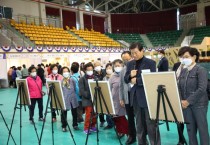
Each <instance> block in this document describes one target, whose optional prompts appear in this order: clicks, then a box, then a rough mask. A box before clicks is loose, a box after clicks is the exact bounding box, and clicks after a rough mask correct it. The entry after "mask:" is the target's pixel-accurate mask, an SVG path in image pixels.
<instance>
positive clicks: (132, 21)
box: [111, 10, 177, 34]
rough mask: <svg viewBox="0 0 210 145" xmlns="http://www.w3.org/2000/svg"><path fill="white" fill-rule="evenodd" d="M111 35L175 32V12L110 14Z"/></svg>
mask: <svg viewBox="0 0 210 145" xmlns="http://www.w3.org/2000/svg"><path fill="white" fill-rule="evenodd" d="M111 22H112V32H113V33H141V34H144V33H149V32H158V31H168V30H176V28H177V22H176V10H170V11H162V12H153V13H142V14H112V15H111Z"/></svg>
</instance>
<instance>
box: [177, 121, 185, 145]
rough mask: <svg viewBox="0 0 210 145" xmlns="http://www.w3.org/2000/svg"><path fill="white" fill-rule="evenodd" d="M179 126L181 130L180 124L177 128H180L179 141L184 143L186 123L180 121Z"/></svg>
mask: <svg viewBox="0 0 210 145" xmlns="http://www.w3.org/2000/svg"><path fill="white" fill-rule="evenodd" d="M179 126H180V131H181V132H179V128H178V125H177V130H178V134H179V142H181V143H184V140H183V138H182V135H183V132H184V124H181V123H180V124H179ZM183 136H184V135H183Z"/></svg>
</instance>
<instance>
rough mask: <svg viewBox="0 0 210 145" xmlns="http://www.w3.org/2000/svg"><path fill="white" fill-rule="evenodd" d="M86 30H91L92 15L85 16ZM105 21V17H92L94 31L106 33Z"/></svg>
mask: <svg viewBox="0 0 210 145" xmlns="http://www.w3.org/2000/svg"><path fill="white" fill-rule="evenodd" d="M83 18H84V28H87V29H88V30H91V28H92V26H91V15H87V14H84V15H83ZM104 21H105V18H103V17H97V16H92V22H93V30H95V31H98V32H101V33H104Z"/></svg>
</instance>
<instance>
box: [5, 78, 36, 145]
mask: <svg viewBox="0 0 210 145" xmlns="http://www.w3.org/2000/svg"><path fill="white" fill-rule="evenodd" d="M25 81H26V80H25ZM17 84H18V94H17V98H16V102H15V107H14V112H13V116H12V123H11V126H10V129H9V136H8V139H7V145H8V144H9V140H10V136H11V131H12V127H13V123H14V118H15V113H16V109H20V145H22V106H24V110H25V111H26V105H27V106H28V107H29V105H30V103H29V102H28V101H27V99H26V97H27V96H26V92H25V88H24V83H23V82H19V83H17ZM18 98H20V104H19V105H20V107H17V106H18ZM33 125H34V129H35V132H36V136H37V139H38V142H39V136H38V133H37V129H36V125H35V123H33Z"/></svg>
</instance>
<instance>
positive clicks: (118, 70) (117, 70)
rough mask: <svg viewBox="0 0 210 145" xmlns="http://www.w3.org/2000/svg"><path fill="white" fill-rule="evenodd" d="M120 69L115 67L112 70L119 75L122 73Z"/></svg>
mask: <svg viewBox="0 0 210 145" xmlns="http://www.w3.org/2000/svg"><path fill="white" fill-rule="evenodd" d="M122 69H123V68H122V67H115V68H114V71H115V72H116V73H120V72H121V71H122Z"/></svg>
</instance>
